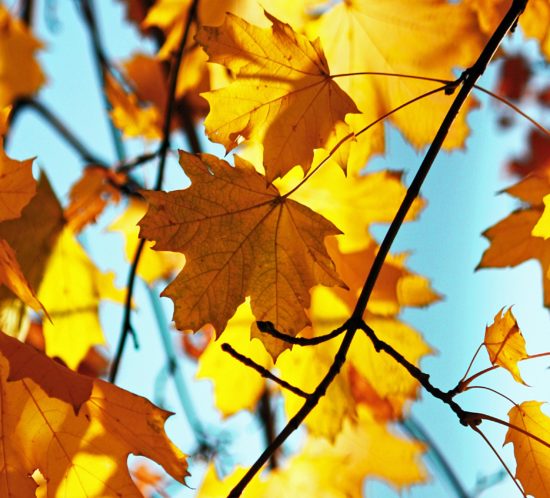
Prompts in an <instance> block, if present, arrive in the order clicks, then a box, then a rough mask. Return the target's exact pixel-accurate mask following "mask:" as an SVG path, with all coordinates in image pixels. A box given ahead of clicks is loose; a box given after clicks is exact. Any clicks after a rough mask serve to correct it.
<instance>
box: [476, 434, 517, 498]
mask: <svg viewBox="0 0 550 498" xmlns="http://www.w3.org/2000/svg"><path fill="white" fill-rule="evenodd" d="M472 429H473V430H474V431H476V432H477V433H478V434H479V435H480V436H481V437H482V438H483V440H484V441H485V442H486V443H487V445H488V446H489V448H491V450H492V452H493V453H494V454H495V455H496V457H497V458H498V460H499V462H500V463H501V464H502V466H503V467H504V469H505V470H506V472H507V473H508V475H509V476H510V478H511V479H512V481H514V484H515V485H516V487H517V488H518V489H519V492H520V493H521V495H522V496H523V497H524V498H527V495H526V494H525V492H524V491H523V489H521V487H520V485H519V483H518V482H517V480H516V478H515V477H514V475H513V474H512V472H511V471H510V469H509V468H508V465H506V462H504V460H503V459H502V457H501V456H500V455H499V454H498V451H497V450H496V448H495V447H494V446H493V445H492V444H491V441H489V439H488V438H487V436H485V434H483V431H482V430H481V429H480V428H479V427H472Z"/></svg>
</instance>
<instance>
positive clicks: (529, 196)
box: [477, 176, 550, 306]
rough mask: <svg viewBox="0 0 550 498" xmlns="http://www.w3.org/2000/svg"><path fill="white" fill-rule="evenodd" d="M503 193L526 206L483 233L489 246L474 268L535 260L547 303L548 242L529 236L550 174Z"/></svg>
mask: <svg viewBox="0 0 550 498" xmlns="http://www.w3.org/2000/svg"><path fill="white" fill-rule="evenodd" d="M504 192H507V193H508V194H510V195H512V196H514V197H516V198H518V199H520V200H521V201H523V202H525V203H527V204H529V205H528V206H526V207H524V208H521V209H518V210H516V211H514V212H513V213H511V214H510V215H509V216H507V217H506V218H504V219H503V220H501V221H499V222H498V223H496V224H495V225H494V226H492V227H490V228H489V229H487V230H486V231H485V232H483V236H484V237H486V238H487V239H489V241H490V243H491V245H490V246H489V247H488V248H487V249H486V250H485V252H484V253H483V256H482V258H481V261H480V262H479V264H478V266H477V269H479V268H504V267H508V266H517V265H519V264H521V263H523V262H524V261H527V260H529V259H536V260H538V261H539V263H540V265H541V267H542V271H543V288H544V305H545V306H550V278H548V272H549V271H550V241H548V240H545V239H543V238H541V237H537V236H533V235H532V232H533V229H534V227H535V225H536V224H537V222H538V221H539V219H540V218H541V216H542V214H543V208H544V203H543V197H544V196H545V195H546V194H547V193H548V192H550V177H545V176H528V177H526V178H525V179H523V180H521V181H520V182H518V183H517V184H515V185H512V186H511V187H509V188H507V189H506V190H504Z"/></svg>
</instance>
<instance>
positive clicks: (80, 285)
mask: <svg viewBox="0 0 550 498" xmlns="http://www.w3.org/2000/svg"><path fill="white" fill-rule="evenodd" d="M75 290H77V292H75ZM38 296H39V298H40V300H41V301H42V302H43V303H44V306H46V309H47V310H48V312H49V314H50V316H51V318H52V321H51V322H49V321H45V322H44V324H43V326H44V336H45V338H46V353H47V354H48V356H51V357H54V356H58V357H59V358H61V359H62V360H63V361H64V362H65V363H66V364H67V366H68V367H69V368H71V369H73V370H74V369H76V368H77V367H78V365H79V363H80V362H81V361H82V360H83V359H84V357H85V356H86V353H87V352H88V350H89V349H90V347H92V346H95V345H99V344H104V342H105V339H104V337H103V332H102V329H101V324H100V323H99V315H98V313H99V303H100V301H101V300H102V299H110V300H112V301H115V302H120V303H123V302H124V298H125V293H124V291H123V290H119V289H117V288H115V286H114V274H113V273H110V274H105V273H102V272H100V271H99V270H98V269H97V268H96V266H95V265H94V264H93V263H92V261H91V260H90V259H89V257H88V255H87V254H86V252H85V251H84V249H83V248H82V246H80V244H79V243H78V242H77V240H76V238H75V236H74V234H73V232H72V231H71V230H70V229H68V228H65V229H64V230H63V231H62V232H61V234H60V236H59V237H58V239H57V242H56V245H55V247H54V248H53V250H52V254H51V256H50V258H49V260H48V264H47V267H46V271H45V273H44V277H43V279H42V282H41V284H40V287H39V289H38Z"/></svg>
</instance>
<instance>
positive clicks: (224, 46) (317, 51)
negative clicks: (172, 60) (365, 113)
mask: <svg viewBox="0 0 550 498" xmlns="http://www.w3.org/2000/svg"><path fill="white" fill-rule="evenodd" d="M266 16H267V17H268V19H269V20H270V21H271V22H272V23H273V25H272V27H271V28H267V29H264V28H259V27H257V26H254V25H252V24H249V23H247V22H246V21H244V20H243V19H241V18H239V17H236V16H234V15H231V14H228V15H227V16H226V18H225V22H224V24H223V25H222V26H220V27H203V28H202V29H201V30H200V31H199V32H198V34H197V36H196V40H197V41H198V42H199V43H200V44H201V45H202V46H203V47H204V49H205V50H206V52H207V53H208V55H209V61H210V62H216V63H220V64H223V65H224V66H226V67H227V68H228V69H230V70H231V71H232V72H233V73H234V74H236V76H237V79H236V81H235V82H233V83H232V84H231V85H229V86H228V87H226V88H222V89H219V90H215V91H213V92H209V93H206V94H203V96H204V98H206V99H207V100H208V102H209V104H210V113H209V114H208V116H207V117H206V120H205V123H204V124H205V127H206V133H207V135H208V137H209V138H210V140H212V141H214V142H219V143H222V144H223V145H224V146H225V148H226V150H227V151H230V150H232V149H233V148H235V147H236V146H237V145H238V144H239V143H240V142H241V141H242V139H243V138H244V139H245V140H251V141H253V142H259V143H262V144H263V147H264V161H263V162H264V165H265V168H266V176H267V179H268V180H269V181H272V180H273V179H275V178H277V177H279V176H283V175H284V174H285V173H287V172H288V171H290V169H292V167H294V166H296V165H300V166H301V167H302V168H303V170H304V171H305V172H307V171H308V169H309V167H310V166H311V162H312V159H313V149H316V148H323V147H325V146H326V145H327V144H328V143H329V141H330V139H331V135H332V134H333V132H334V129H335V126H336V125H337V124H338V123H343V121H344V117H345V115H346V114H348V113H354V112H358V111H357V107H356V106H355V104H354V103H353V101H352V100H351V99H350V98H349V97H348V96H347V95H346V93H345V92H343V91H342V90H341V89H340V87H339V86H338V85H337V84H336V83H335V82H334V81H333V80H332V78H331V76H330V71H329V68H328V64H327V62H326V60H325V57H324V55H323V52H322V50H321V47H320V45H319V43H318V41H316V42H310V41H309V40H308V39H307V38H305V37H304V36H303V35H300V34H298V33H296V32H294V31H293V30H292V28H291V27H290V26H289V25H288V24H284V23H282V22H280V21H279V20H277V19H275V18H274V17H272V16H271V15H269V14H268V13H266Z"/></svg>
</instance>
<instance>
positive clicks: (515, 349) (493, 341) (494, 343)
mask: <svg viewBox="0 0 550 498" xmlns="http://www.w3.org/2000/svg"><path fill="white" fill-rule="evenodd" d="M503 310H504V309H501V310H500V311H499V312H498V313H497V314H496V315H495V321H494V322H493V323H492V324H491V325H489V326H488V327H486V329H485V341H484V345H485V347H486V348H487V352H488V353H489V358H490V359H491V363H492V364H493V365H500V366H501V367H503V368H505V369H506V370H508V371H509V372H510V373H511V374H512V376H513V377H514V379H515V380H516V382H521V383H522V384H524V382H523V379H522V378H521V375H520V373H519V369H518V365H517V363H518V361H521V360H524V359H525V358H527V357H528V355H527V351H526V350H525V339H524V338H523V334H522V333H521V330H520V329H519V326H518V322H517V321H516V318H515V317H514V315H513V314H512V309H511V308H509V309H507V310H506V313H504V315H503V314H502V312H503Z"/></svg>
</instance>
